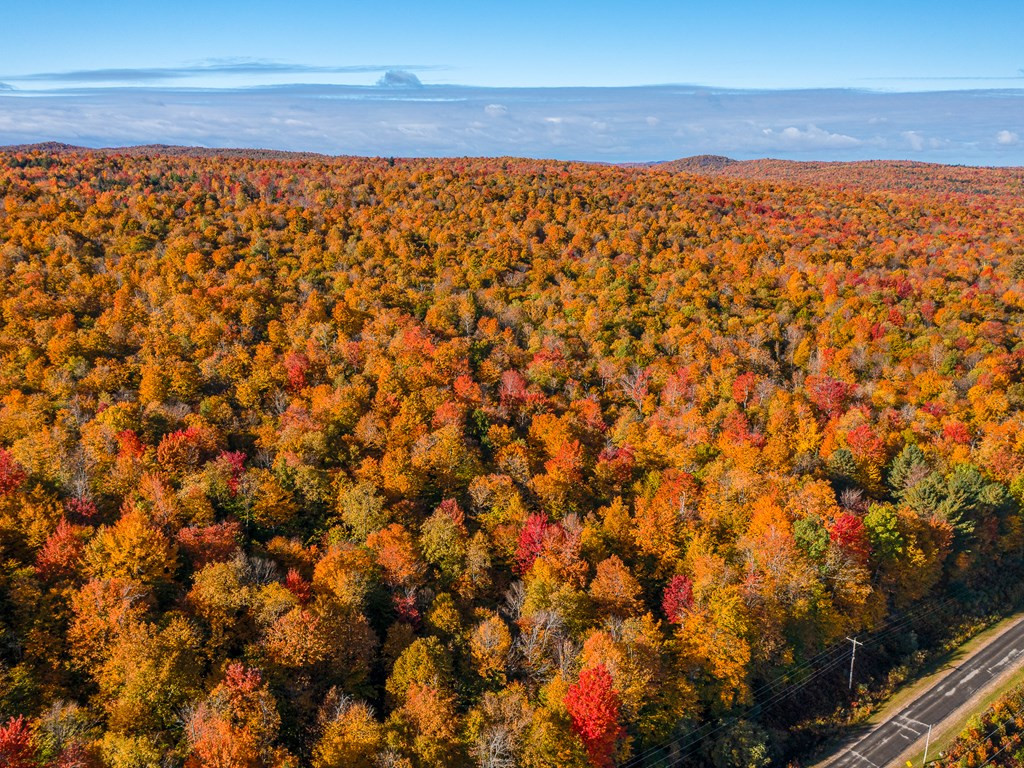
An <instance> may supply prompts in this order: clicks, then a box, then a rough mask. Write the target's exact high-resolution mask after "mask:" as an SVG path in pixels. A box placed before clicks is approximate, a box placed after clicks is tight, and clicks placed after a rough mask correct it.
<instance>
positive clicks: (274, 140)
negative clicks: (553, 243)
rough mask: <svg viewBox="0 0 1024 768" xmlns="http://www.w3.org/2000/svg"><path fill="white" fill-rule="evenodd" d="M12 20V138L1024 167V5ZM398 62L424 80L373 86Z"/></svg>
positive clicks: (0, 99) (69, 10) (297, 6)
mask: <svg viewBox="0 0 1024 768" xmlns="http://www.w3.org/2000/svg"><path fill="white" fill-rule="evenodd" d="M3 15H4V23H5V28H6V30H7V34H6V35H5V40H4V47H3V49H2V51H0V144H4V143H17V142H25V141H43V140H61V141H69V142H72V143H80V144H87V145H90V146H100V145H113V144H125V143H157V142H159V143H188V144H200V145H205V146H266V147H271V148H280V149H308V150H314V151H321V152H329V153H337V154H343V153H353V154H379V155H392V154H395V155H398V154H401V155H431V154H437V155H458V154H511V155H522V154H531V155H538V154H539V155H543V156H549V157H563V158H567V159H594V160H658V159H667V158H671V157H677V156H682V155H686V154H695V153H698V152H716V153H722V154H732V155H734V156H737V157H755V156H765V155H770V156H775V157H794V158H807V159H811V158H813V159H862V158H869V157H897V158H908V159H922V160H934V161H937V162H960V163H972V164H993V165H1006V164H1022V163H1024V71H1022V68H1024V46H1022V45H1021V43H1020V41H1021V40H1022V39H1024V3H1021V2H1019V1H1018V2H1004V1H1002V0H999V1H998V2H982V3H979V4H974V5H972V6H970V7H968V4H967V3H962V2H955V3H954V2H941V0H939V1H936V2H920V1H919V0H899V1H894V0H889V1H888V2H878V1H876V0H863V1H862V2H859V3H856V4H838V3H827V2H819V3H817V4H811V3H806V2H803V3H797V2H775V3H765V2H763V0H762V1H761V2H747V1H746V0H735V1H734V2H731V3H711V2H705V3H694V2H687V0H676V1H675V2H667V1H665V2H663V1H661V0H638V1H634V2H630V3H624V2H621V0H620V1H618V2H606V1H605V0H590V2H575V1H574V2H565V1H562V2H559V1H558V0H546V1H545V2H541V1H539V0H519V1H517V2H514V3H513V2H493V0H478V2H477V3H467V2H451V1H450V0H435V1H434V2H422V0H421V1H420V2H407V1H406V0H392V2H389V3H377V4H371V3H367V2H361V3H350V2H344V1H343V0H342V1H339V0H335V1H334V2H319V1H317V2H310V1H309V0H294V1H293V2H290V3H266V2H259V0H256V1H254V2H238V1H237V0H228V1H226V2H225V1H221V2H217V1H216V0H205V2H199V1H198V0H178V2H174V3H169V2H162V3H161V2H149V3H147V2H139V0H134V1H133V2H125V1H124V0H93V1H92V2H82V1H81V0H78V1H77V2H55V1H54V0H36V2H32V3H29V2H24V1H22V2H13V3H11V4H8V6H7V7H5V9H4V14H3ZM389 70H391V71H395V72H398V71H400V72H403V73H408V74H399V75H392V76H391V82H392V84H398V85H402V84H403V83H409V82H414V80H413V78H412V77H411V76H414V77H415V78H418V80H419V81H420V82H421V83H423V84H424V86H425V87H424V88H422V89H417V88H412V89H410V88H401V87H399V88H393V87H392V88H379V87H376V86H375V84H376V83H378V81H379V80H380V79H381V78H382V77H383V76H384V75H385V72H387V71H389ZM298 84H302V87H299V85H298ZM659 84H694V85H697V86H704V87H705V89H703V90H702V89H697V90H693V89H690V90H685V91H679V90H672V89H665V88H657V87H649V86H652V85H659ZM452 85H458V86H461V87H460V88H452V87H451V86H452ZM581 87H582V88H584V89H592V90H579V89H580V88H581ZM794 89H795V90H794ZM806 89H815V90H806ZM843 89H846V90H843ZM923 92H932V93H933V95H932V96H929V97H927V98H924V99H923V100H922V98H921V95H922V93H923Z"/></svg>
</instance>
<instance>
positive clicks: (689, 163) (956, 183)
mask: <svg viewBox="0 0 1024 768" xmlns="http://www.w3.org/2000/svg"><path fill="white" fill-rule="evenodd" d="M5 153H15V154H16V153H41V154H53V155H61V154H75V153H81V154H100V155H128V156H132V157H152V156H160V155H163V156H183V157H234V158H247V159H252V160H281V161H286V160H287V161H299V162H301V161H312V162H331V161H335V160H338V161H340V160H346V159H358V157H357V156H352V155H325V154H320V153H317V152H290V151H286V150H277V149H245V148H209V147H190V146H182V145H172V144H143V145H137V146H128V147H103V148H98V149H94V148H90V147H81V146H76V145H74V144H65V143H62V142H56V141H46V142H39V143H36V144H13V145H7V146H0V154H5ZM377 157H378V159H382V158H383V157H386V155H380V156H377ZM395 159H398V160H400V161H401V162H402V164H403V165H404V164H408V163H431V162H456V163H461V162H465V161H466V160H474V159H481V160H493V161H497V160H506V161H508V160H522V161H527V162H539V163H549V162H550V163H559V164H560V165H561V166H563V167H564V166H566V165H568V164H571V165H580V166H595V165H599V166H604V167H613V168H614V167H618V168H623V169H630V170H632V171H634V172H640V173H644V172H649V173H670V174H673V173H681V174H692V175H697V176H717V177H722V178H734V179H749V180H754V181H769V182H778V183H785V184H801V185H813V186H831V187H840V188H842V187H850V188H860V189H867V190H878V191H884V190H892V191H898V190H916V191H925V192H934V193H941V194H968V195H1003V194H1014V195H1024V167H1019V166H1017V167H1004V166H999V167H990V166H969V165H941V164H938V163H923V162H918V161H913V160H858V161H822V160H775V159H771V158H762V159H759V160H735V159H733V158H731V157H725V156H724V155H693V156H691V157H682V158H679V159H677V160H666V161H659V162H650V163H605V162H584V161H572V162H571V163H570V162H568V161H559V160H550V159H548V160H544V159H532V158H515V157H501V158H466V157H463V158H456V157H449V158H395Z"/></svg>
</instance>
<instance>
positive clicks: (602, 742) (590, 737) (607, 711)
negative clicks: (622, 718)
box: [565, 664, 623, 768]
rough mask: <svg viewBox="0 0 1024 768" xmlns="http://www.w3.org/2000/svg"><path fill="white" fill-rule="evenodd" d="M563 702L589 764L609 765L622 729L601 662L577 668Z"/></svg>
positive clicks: (616, 697) (609, 679)
mask: <svg viewBox="0 0 1024 768" xmlns="http://www.w3.org/2000/svg"><path fill="white" fill-rule="evenodd" d="M565 706H566V708H567V709H568V710H569V718H570V719H571V721H572V729H573V730H574V731H575V732H576V733H577V734H579V737H580V739H581V740H582V741H583V746H584V747H585V748H586V750H587V754H588V755H589V756H590V762H591V764H592V765H594V766H595V768H607V767H609V766H611V765H612V751H613V750H614V749H615V742H616V741H617V740H618V739H619V737H620V736H622V733H623V731H622V727H621V726H620V725H619V695H618V694H617V693H616V692H615V689H614V688H613V687H612V676H611V675H610V674H609V673H608V670H607V669H606V668H605V666H604V665H603V664H599V665H597V666H596V667H589V668H587V669H584V670H583V671H582V672H580V679H579V681H578V682H576V683H573V684H572V685H570V686H569V690H568V691H566V694H565Z"/></svg>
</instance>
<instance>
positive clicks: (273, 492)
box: [0, 150, 1024, 768]
mask: <svg viewBox="0 0 1024 768" xmlns="http://www.w3.org/2000/svg"><path fill="white" fill-rule="evenodd" d="M772 168H773V166H771V165H770V164H768V165H762V166H758V169H759V170H758V174H757V176H758V177H757V178H744V177H742V176H740V175H737V171H736V170H735V167H734V166H730V167H729V168H728V175H724V174H719V175H700V174H699V173H691V172H688V171H687V170H680V169H678V168H676V167H673V166H665V167H658V166H652V167H631V168H623V167H610V166H597V165H585V164H565V163H561V162H553V161H527V160H515V159H492V160H416V161H405V160H397V161H396V160H385V159H352V158H334V159H329V158H317V157H308V156H307V157H298V158H287V157H258V156H246V155H244V154H234V155H227V154H224V155H218V154H189V153H184V152H179V153H165V152H161V151H159V150H151V151H148V152H145V151H143V152H134V153H118V152H62V153H51V152H46V151H39V150H35V151H32V150H20V151H9V152H6V153H0V199H2V206H0V762H4V764H5V765H9V766H17V767H18V768H27V767H28V766H61V767H62V768H71V767H72V766H110V768H132V767H134V766H149V765H177V766H188V767H189V768H198V767H199V766H223V767H224V768H232V767H234V766H238V767H239V768H241V767H243V766H245V767H247V768H248V767H255V766H266V767H270V766H275V767H280V768H284V767H285V766H299V765H312V766H316V768H330V767H333V766H338V767H340V766H377V768H433V767H437V768H441V767H442V766H480V767H481V768H504V767H508V766H524V767H526V768H542V767H551V768H554V767H555V766H559V767H562V766H570V767H571V766H579V767H581V768H582V767H583V766H595V768H604V767H605V766H609V765H611V764H612V763H613V761H614V762H616V763H621V762H624V761H627V760H630V759H632V760H635V761H638V763H637V764H639V762H642V761H643V759H644V758H645V756H650V755H652V754H655V753H654V752H653V751H652V750H653V749H654V748H657V747H661V746H664V745H665V744H666V743H669V742H671V740H672V739H673V738H674V737H676V736H678V735H679V734H680V733H684V732H685V731H686V729H688V728H691V727H696V726H699V725H701V724H702V723H706V722H710V721H716V720H721V719H723V718H728V717H733V716H735V715H737V713H746V712H749V711H751V710H750V709H749V708H750V707H751V706H753V705H755V704H757V703H758V702H759V701H760V699H759V694H760V692H762V691H763V690H764V689H763V685H764V684H765V683H766V681H771V680H773V679H776V678H777V676H778V675H779V674H780V673H782V672H785V671H786V670H790V669H793V668H794V667H797V666H799V665H801V664H802V663H805V662H806V661H807V660H808V659H811V658H813V657H815V656H816V655H817V654H819V653H820V652H822V651H823V649H827V648H829V647H830V646H832V645H833V644H834V643H837V642H839V641H842V640H843V638H845V637H846V636H847V635H853V634H856V633H860V632H869V631H871V630H872V629H874V628H877V627H880V626H883V625H885V623H886V622H887V621H888V620H890V619H891V618H892V617H893V616H896V615H899V614H900V612H905V611H907V610H910V609H912V608H913V607H914V606H918V605H922V604H925V603H927V601H930V600H936V599H944V598H946V597H948V596H949V595H951V594H953V593H954V592H957V591H961V592H962V591H964V590H967V591H970V590H972V589H975V590H976V589H982V588H985V585H988V584H992V583H995V582H997V581H998V580H999V579H1000V578H1005V575H1006V574H1008V573H1013V572H1014V568H1018V570H1019V567H1018V566H1019V563H1020V560H1021V555H1022V553H1024V517H1022V508H1021V502H1022V499H1024V345H1022V344H1021V338H1022V331H1024V324H1022V319H1024V315H1022V312H1021V309H1022V307H1024V282H1022V280H1024V203H1022V199H1024V198H1022V196H1021V194H1020V193H1021V180H1020V176H1019V174H1016V173H1015V172H1013V171H1010V170H1007V171H996V170H990V171H984V172H983V171H978V172H977V173H975V172H973V171H972V172H967V171H965V170H963V169H954V170H951V169H942V168H939V167H935V168H934V169H931V170H930V169H928V168H927V167H923V168H922V167H918V168H914V169H912V170H911V171H908V170H907V169H906V168H904V169H903V170H902V171H901V170H899V169H897V168H896V167H895V166H894V167H893V168H889V169H888V170H887V167H886V166H885V165H884V164H881V165H880V164H873V165H867V166H864V167H863V168H861V169H860V170H856V169H853V170H850V169H849V168H847V169H846V170H843V169H837V168H830V167H821V168H810V169H807V170H806V171H805V172H800V173H796V172H790V171H786V173H785V174H780V173H774V175H773V171H772ZM844 173H845V174H847V175H846V176H845V177H844ZM858 174H859V175H858ZM855 176H856V178H854V177H855ZM887 179H888V180H889V181H890V182H893V183H887ZM901 179H902V180H903V182H902V185H901V183H900V180H901ZM908 179H909V180H910V182H912V183H906V182H907V180H908ZM851 180H852V183H848V182H851ZM894 180H895V181H894ZM972 180H976V181H978V183H980V184H983V185H984V189H983V191H982V193H979V192H973V193H972V192H971V191H970V189H969V187H970V184H971V183H973V182H972ZM730 722H735V725H734V726H733V727H731V728H729V729H726V730H725V731H724V732H723V733H721V734H718V735H716V737H715V738H714V739H711V740H709V742H708V744H707V745H702V749H703V751H702V752H701V753H700V754H699V755H697V756H696V757H695V758H694V759H696V760H698V761H703V762H704V763H706V764H708V765H715V766H730V765H740V764H742V765H763V764H765V763H764V762H763V760H766V759H767V757H765V756H766V755H769V754H770V753H771V751H772V750H773V749H775V746H773V738H774V737H773V735H772V734H771V733H769V731H768V729H767V724H766V723H764V722H761V723H759V722H757V717H756V716H751V717H749V718H744V719H740V720H736V721H730ZM705 746H706V748H705ZM759 761H760V762H759Z"/></svg>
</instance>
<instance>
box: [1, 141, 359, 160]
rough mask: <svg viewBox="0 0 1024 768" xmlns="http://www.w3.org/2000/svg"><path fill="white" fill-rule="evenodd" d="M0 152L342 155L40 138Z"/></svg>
mask: <svg viewBox="0 0 1024 768" xmlns="http://www.w3.org/2000/svg"><path fill="white" fill-rule="evenodd" d="M0 152H14V153H17V152H44V153H50V154H55V155H58V154H74V153H85V152H90V153H98V154H109V155H131V156H133V157H144V156H150V155H167V156H191V157H249V158H258V159H264V160H303V159H313V158H316V159H327V158H330V157H343V156H342V155H323V154H320V153H318V152H289V151H287V150H282V149H246V148H242V147H239V148H216V147H215V148H210V147H190V146H186V145H182V144H137V145H133V146H128V147H96V148H94V147H81V146H78V145H75V144H64V143H61V142H59V141H43V142H39V143H36V144H7V145H0Z"/></svg>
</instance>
